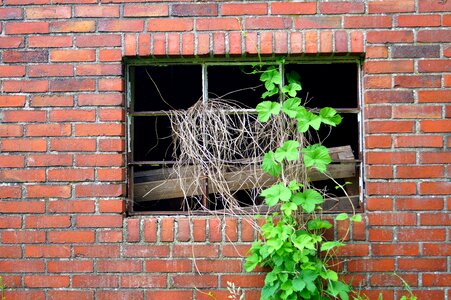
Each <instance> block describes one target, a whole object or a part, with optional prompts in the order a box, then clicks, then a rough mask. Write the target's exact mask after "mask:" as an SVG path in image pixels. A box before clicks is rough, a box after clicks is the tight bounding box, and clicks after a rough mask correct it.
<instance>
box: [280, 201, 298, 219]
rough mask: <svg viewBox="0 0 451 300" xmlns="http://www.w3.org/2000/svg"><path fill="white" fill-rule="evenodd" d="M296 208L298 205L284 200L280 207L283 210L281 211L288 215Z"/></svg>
mask: <svg viewBox="0 0 451 300" xmlns="http://www.w3.org/2000/svg"><path fill="white" fill-rule="evenodd" d="M297 208H298V206H297V205H296V204H295V203H293V202H286V203H284V204H282V206H281V207H280V209H281V210H282V211H283V213H284V214H285V215H286V216H290V215H291V213H292V212H293V211H294V210H296V209H297Z"/></svg>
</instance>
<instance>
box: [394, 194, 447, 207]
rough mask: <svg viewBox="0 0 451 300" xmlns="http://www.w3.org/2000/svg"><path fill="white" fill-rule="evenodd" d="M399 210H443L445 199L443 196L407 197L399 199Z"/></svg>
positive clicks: (397, 203)
mask: <svg viewBox="0 0 451 300" xmlns="http://www.w3.org/2000/svg"><path fill="white" fill-rule="evenodd" d="M395 207H396V209H397V210H442V209H443V199H441V198H427V197H421V198H418V199H417V198H405V199H397V200H396V205H395Z"/></svg>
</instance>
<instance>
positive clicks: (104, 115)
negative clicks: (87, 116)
mask: <svg viewBox="0 0 451 300" xmlns="http://www.w3.org/2000/svg"><path fill="white" fill-rule="evenodd" d="M99 119H100V120H101V121H125V111H124V109H122V108H113V109H99Z"/></svg>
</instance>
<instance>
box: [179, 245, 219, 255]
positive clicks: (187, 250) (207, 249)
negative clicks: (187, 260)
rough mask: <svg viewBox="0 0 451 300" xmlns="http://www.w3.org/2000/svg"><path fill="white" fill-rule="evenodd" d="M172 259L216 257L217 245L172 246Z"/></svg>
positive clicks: (217, 252) (217, 253)
mask: <svg viewBox="0 0 451 300" xmlns="http://www.w3.org/2000/svg"><path fill="white" fill-rule="evenodd" d="M173 256H174V257H192V256H194V257H197V258H202V257H218V256H219V248H218V246H217V245H194V244H186V245H181V244H178V245H174V246H173Z"/></svg>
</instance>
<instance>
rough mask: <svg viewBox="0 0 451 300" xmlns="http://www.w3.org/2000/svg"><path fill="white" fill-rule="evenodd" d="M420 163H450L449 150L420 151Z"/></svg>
mask: <svg viewBox="0 0 451 300" xmlns="http://www.w3.org/2000/svg"><path fill="white" fill-rule="evenodd" d="M420 163H423V164H444V163H451V152H438V151H436V152H425V151H423V152H421V153H420Z"/></svg>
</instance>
